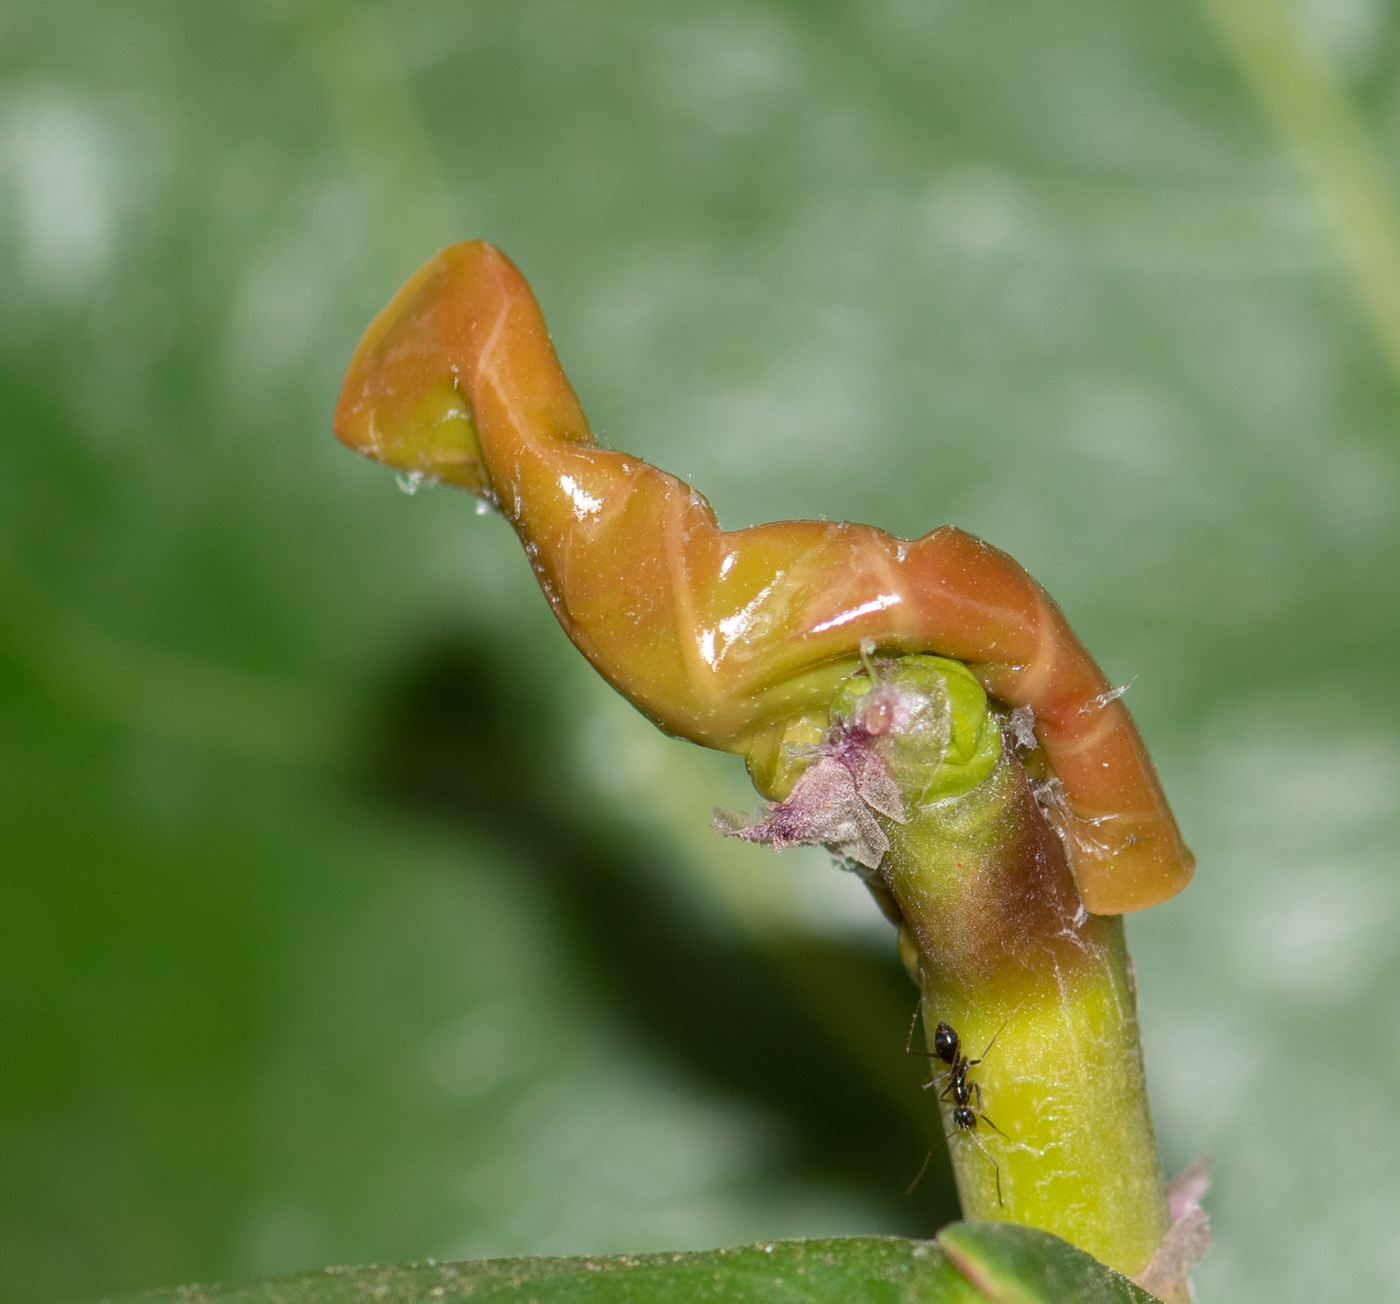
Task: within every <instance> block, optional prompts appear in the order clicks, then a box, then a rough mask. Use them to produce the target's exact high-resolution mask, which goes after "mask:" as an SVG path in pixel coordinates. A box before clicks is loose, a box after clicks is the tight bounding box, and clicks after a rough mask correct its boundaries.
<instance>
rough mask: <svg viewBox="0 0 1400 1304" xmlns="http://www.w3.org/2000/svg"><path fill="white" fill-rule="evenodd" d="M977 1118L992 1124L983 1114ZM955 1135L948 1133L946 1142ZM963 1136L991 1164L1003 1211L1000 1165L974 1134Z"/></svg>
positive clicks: (920, 1173)
mask: <svg viewBox="0 0 1400 1304" xmlns="http://www.w3.org/2000/svg"><path fill="white" fill-rule="evenodd" d="M978 1117H979V1118H983V1119H986V1121H987V1122H988V1123H992V1120H991V1119H990V1118H987V1116H986V1115H985V1114H979V1115H978ZM992 1126H993V1127H996V1128H997V1131H998V1132H1001V1128H999V1127H997V1125H996V1124H995V1123H992ZM1001 1134H1002V1136H1005V1135H1006V1133H1005V1132H1001ZM955 1135H956V1131H954V1132H950V1133H949V1134H948V1140H950V1141H951V1140H952V1139H953V1137H954V1136H955ZM963 1135H964V1136H966V1137H967V1139H968V1140H969V1141H971V1142H972V1144H973V1145H975V1146H976V1147H977V1148H978V1149H979V1150H980V1151H981V1152H982V1157H983V1158H984V1159H985V1160H986V1161H987V1162H988V1163H989V1164H991V1166H992V1172H993V1173H994V1174H995V1175H996V1179H997V1203H998V1204H999V1205H1000V1206H1001V1207H1002V1208H1003V1209H1005V1208H1006V1201H1004V1200H1003V1199H1002V1198H1001V1165H1000V1164H999V1163H997V1161H996V1160H995V1159H993V1158H992V1152H991V1151H990V1150H988V1149H987V1147H986V1146H984V1145H983V1144H982V1138H981V1137H980V1136H978V1135H977V1133H976V1132H971V1131H968V1132H964V1133H963ZM924 1166H925V1167H927V1166H928V1160H924ZM919 1176H920V1177H922V1176H923V1170H922V1169H921V1170H920V1172H919Z"/></svg>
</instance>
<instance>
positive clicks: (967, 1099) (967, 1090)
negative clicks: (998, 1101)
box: [904, 1001, 1006, 1208]
mask: <svg viewBox="0 0 1400 1304" xmlns="http://www.w3.org/2000/svg"><path fill="white" fill-rule="evenodd" d="M922 1008H923V1001H920V1002H919V1004H918V1005H917V1006H916V1007H915V1008H914V1018H913V1020H912V1021H911V1023H910V1024H909V1036H908V1037H907V1038H906V1040H905V1043H904V1049H905V1050H906V1051H907V1052H908V1053H909V1054H910V1055H926V1056H927V1057H928V1058H929V1059H937V1060H941V1061H942V1062H943V1063H944V1064H946V1065H947V1066H948V1070H947V1072H946V1073H942V1074H940V1075H939V1076H938V1077H935V1078H930V1079H929V1080H928V1081H927V1082H925V1083H924V1090H925V1091H927V1090H928V1088H929V1087H932V1086H936V1085H937V1084H938V1083H939V1082H942V1083H944V1084H945V1085H944V1087H943V1090H942V1091H941V1092H939V1094H938V1098H939V1100H946V1101H948V1102H949V1103H951V1104H952V1106H953V1131H952V1132H950V1133H949V1134H948V1139H949V1140H950V1141H951V1140H952V1139H953V1136H954V1134H955V1133H959V1132H960V1133H962V1134H963V1135H964V1136H966V1137H967V1138H968V1139H969V1140H970V1141H971V1142H972V1143H973V1144H974V1145H975V1146H976V1147H977V1148H978V1149H979V1150H980V1151H981V1152H982V1155H983V1157H984V1158H985V1159H986V1161H987V1162H988V1163H989V1164H991V1166H992V1172H993V1173H995V1174H996V1183H997V1204H999V1205H1001V1206H1002V1208H1005V1207H1006V1206H1005V1203H1004V1201H1003V1200H1002V1198H1001V1165H1000V1164H998V1163H997V1161H996V1160H995V1159H993V1158H992V1156H991V1152H990V1151H989V1150H988V1149H987V1147H986V1146H985V1145H983V1144H982V1138H981V1137H979V1136H978V1135H977V1120H978V1119H979V1118H980V1119H981V1120H982V1121H983V1122H984V1123H985V1124H986V1125H987V1126H988V1127H989V1128H991V1129H992V1130H993V1131H994V1132H996V1133H998V1134H999V1135H1000V1136H1005V1135H1006V1133H1005V1132H1003V1131H1002V1130H1001V1128H999V1127H997V1125H996V1124H995V1123H993V1122H992V1120H991V1119H990V1118H988V1117H987V1115H986V1114H985V1113H983V1112H982V1084H981V1083H980V1082H969V1081H968V1080H967V1074H968V1070H969V1069H974V1068H976V1067H977V1065H979V1064H980V1063H982V1061H983V1060H985V1059H986V1058H987V1056H988V1055H990V1054H991V1053H992V1047H993V1046H995V1045H996V1044H997V1037H1000V1036H1001V1028H998V1029H997V1030H996V1033H995V1034H994V1035H993V1037H992V1039H991V1041H989V1042H988V1043H987V1049H986V1050H984V1051H983V1052H982V1054H981V1055H979V1056H978V1057H977V1058H976V1059H968V1057H967V1056H966V1055H964V1054H963V1049H962V1038H961V1037H959V1036H958V1034H957V1032H956V1030H955V1029H954V1028H953V1025H952V1024H951V1023H945V1022H944V1021H943V1020H942V1019H940V1020H939V1021H938V1026H937V1027H936V1028H935V1029H934V1030H933V1049H932V1050H915V1049H914V1024H915V1023H917V1022H918V1021H919V1011H920V1010H921V1009H922ZM1005 1026H1006V1025H1005V1024H1002V1027H1003V1028H1004V1027H1005ZM974 1099H975V1100H976V1101H977V1107H976V1109H974V1108H973V1107H972V1102H973V1100H974ZM927 1167H928V1160H927V1159H925V1160H924V1168H927ZM923 1175H924V1170H923V1169H922V1168H921V1169H920V1170H919V1177H922V1176H923ZM918 1181H919V1178H918V1177H916V1178H915V1179H914V1185H918ZM909 1189H910V1190H911V1191H912V1190H913V1189H914V1188H913V1186H911V1187H910V1188H909Z"/></svg>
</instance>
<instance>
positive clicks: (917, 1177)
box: [904, 1150, 933, 1195]
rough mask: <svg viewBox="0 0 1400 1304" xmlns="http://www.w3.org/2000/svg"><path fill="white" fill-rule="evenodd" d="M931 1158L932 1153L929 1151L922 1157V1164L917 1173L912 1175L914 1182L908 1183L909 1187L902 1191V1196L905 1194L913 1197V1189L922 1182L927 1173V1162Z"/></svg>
mask: <svg viewBox="0 0 1400 1304" xmlns="http://www.w3.org/2000/svg"><path fill="white" fill-rule="evenodd" d="M932 1158H933V1151H932V1150H930V1151H929V1152H928V1154H926V1155H925V1156H924V1162H923V1163H922V1164H920V1165H919V1171H918V1172H917V1173H915V1174H914V1180H913V1181H912V1182H910V1183H909V1185H908V1186H907V1187H906V1188H905V1190H904V1194H905V1195H913V1194H914V1188H915V1187H916V1186H918V1184H919V1183H920V1182H922V1181H923V1180H924V1174H925V1173H926V1172H928V1165H929V1160H930V1159H932Z"/></svg>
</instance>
